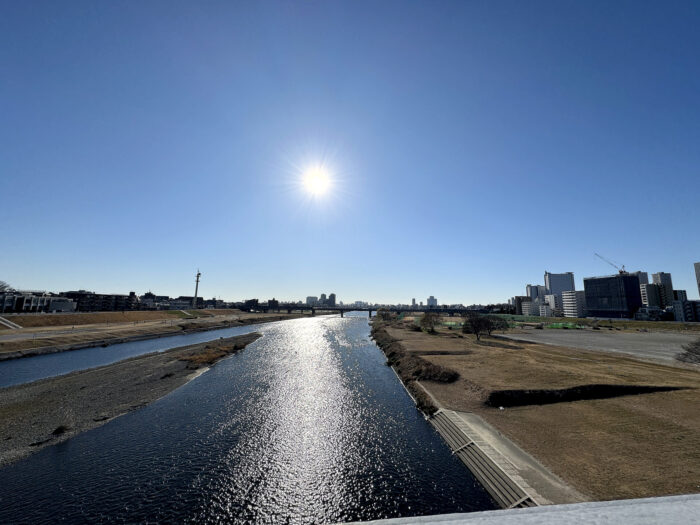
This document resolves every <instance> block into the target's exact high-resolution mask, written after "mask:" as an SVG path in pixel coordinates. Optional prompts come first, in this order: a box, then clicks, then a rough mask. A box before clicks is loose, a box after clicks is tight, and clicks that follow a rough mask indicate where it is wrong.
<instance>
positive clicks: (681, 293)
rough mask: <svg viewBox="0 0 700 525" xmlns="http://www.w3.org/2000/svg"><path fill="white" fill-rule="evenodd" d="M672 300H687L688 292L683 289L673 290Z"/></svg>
mask: <svg viewBox="0 0 700 525" xmlns="http://www.w3.org/2000/svg"><path fill="white" fill-rule="evenodd" d="M673 300H674V301H687V300H688V292H686V291H685V290H673Z"/></svg>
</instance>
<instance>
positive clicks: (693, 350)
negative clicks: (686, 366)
mask: <svg viewBox="0 0 700 525" xmlns="http://www.w3.org/2000/svg"><path fill="white" fill-rule="evenodd" d="M676 359H678V360H679V361H683V362H684V363H700V339H697V340H695V341H693V342H692V343H688V344H687V345H683V352H681V353H680V354H677V355H676Z"/></svg>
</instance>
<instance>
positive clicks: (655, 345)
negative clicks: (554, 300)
mask: <svg viewBox="0 0 700 525" xmlns="http://www.w3.org/2000/svg"><path fill="white" fill-rule="evenodd" d="M499 337H505V338H507V339H514V340H520V341H526V342H531V343H542V344H548V345H554V346H565V347H569V348H580V349H581V350H597V351H602V352H612V353H619V354H626V355H629V356H633V357H637V358H640V359H654V360H660V361H664V362H666V363H668V364H671V363H673V364H676V363H677V361H676V360H675V356H676V354H677V353H679V352H682V351H683V348H682V347H683V345H684V344H687V343H689V342H691V341H694V340H696V339H698V338H700V333H695V334H682V333H676V332H618V331H607V330H600V331H598V330H554V329H549V330H548V329H545V330H520V331H514V332H509V333H505V334H499Z"/></svg>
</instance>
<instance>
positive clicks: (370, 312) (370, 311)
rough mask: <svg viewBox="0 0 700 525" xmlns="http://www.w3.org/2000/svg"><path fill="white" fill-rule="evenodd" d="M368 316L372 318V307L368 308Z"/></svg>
mask: <svg viewBox="0 0 700 525" xmlns="http://www.w3.org/2000/svg"><path fill="white" fill-rule="evenodd" d="M369 318H370V319H372V309H371V308H370V309H369Z"/></svg>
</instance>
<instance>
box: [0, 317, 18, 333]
mask: <svg viewBox="0 0 700 525" xmlns="http://www.w3.org/2000/svg"><path fill="white" fill-rule="evenodd" d="M0 324H2V325H4V326H6V327H8V328H10V329H12V330H19V329H20V328H22V327H21V326H20V325H18V324H16V323H13V322H12V321H9V320H7V319H5V318H4V317H0Z"/></svg>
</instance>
